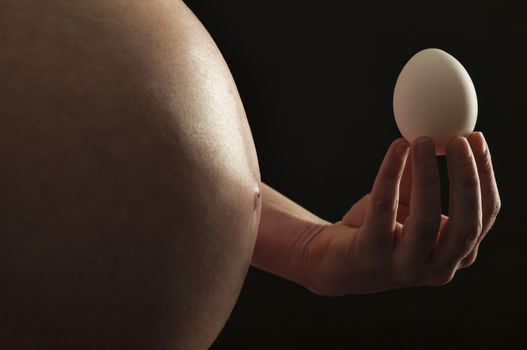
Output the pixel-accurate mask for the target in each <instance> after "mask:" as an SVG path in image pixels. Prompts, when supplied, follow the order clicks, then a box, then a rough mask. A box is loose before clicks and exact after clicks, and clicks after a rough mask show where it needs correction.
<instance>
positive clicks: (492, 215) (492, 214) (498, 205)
mask: <svg viewBox="0 0 527 350" xmlns="http://www.w3.org/2000/svg"><path fill="white" fill-rule="evenodd" d="M500 210H501V200H500V199H499V198H498V199H497V200H496V202H495V203H494V205H493V206H492V209H491V212H490V218H491V220H492V221H494V220H495V219H496V218H497V217H498V214H499V212H500Z"/></svg>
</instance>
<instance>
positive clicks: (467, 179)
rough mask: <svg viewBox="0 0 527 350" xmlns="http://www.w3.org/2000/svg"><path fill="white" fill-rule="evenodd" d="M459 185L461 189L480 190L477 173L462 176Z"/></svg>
mask: <svg viewBox="0 0 527 350" xmlns="http://www.w3.org/2000/svg"><path fill="white" fill-rule="evenodd" d="M458 184H459V185H460V186H461V187H466V188H479V177H478V175H477V174H476V173H472V172H471V173H470V174H466V175H464V176H460V177H459V179H458Z"/></svg>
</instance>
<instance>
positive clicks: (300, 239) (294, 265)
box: [252, 182, 331, 287]
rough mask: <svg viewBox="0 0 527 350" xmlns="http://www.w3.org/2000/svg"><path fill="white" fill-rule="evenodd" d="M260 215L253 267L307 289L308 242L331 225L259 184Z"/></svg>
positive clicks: (266, 186)
mask: <svg viewBox="0 0 527 350" xmlns="http://www.w3.org/2000/svg"><path fill="white" fill-rule="evenodd" d="M261 192H262V213H261V218H260V225H259V228H258V237H257V240H256V247H255V249H254V253H253V258H252V265H253V266H255V267H257V268H259V269H262V270H264V271H268V272H270V273H273V274H275V275H278V276H281V277H284V278H287V279H289V280H291V281H294V282H296V283H299V284H300V285H303V286H306V287H307V275H306V269H305V267H306V258H307V253H308V250H309V245H310V243H311V241H312V240H313V239H314V238H315V237H316V235H317V233H318V232H320V230H321V228H322V227H323V226H324V225H327V224H331V223H330V222H328V221H326V220H323V219H321V218H319V217H318V216H316V215H314V214H313V213H311V212H309V211H308V210H306V209H304V208H302V207H301V206H300V205H298V204H297V203H295V202H293V201H292V200H290V199H289V198H287V197H285V196H284V195H282V194H281V193H279V192H278V191H276V190H274V189H273V188H271V187H269V186H268V185H266V184H264V183H263V182H262V186H261Z"/></svg>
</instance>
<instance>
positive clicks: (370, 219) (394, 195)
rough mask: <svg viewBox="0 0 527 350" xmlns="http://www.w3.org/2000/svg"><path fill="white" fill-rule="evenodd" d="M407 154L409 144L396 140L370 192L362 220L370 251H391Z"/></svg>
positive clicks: (366, 242)
mask: <svg viewBox="0 0 527 350" xmlns="http://www.w3.org/2000/svg"><path fill="white" fill-rule="evenodd" d="M408 152H409V145H408V142H406V140H404V139H401V138H400V139H397V140H395V141H394V142H393V143H392V144H391V145H390V147H389V148H388V151H387V152H386V155H385V157H384V160H383V162H382V164H381V167H380V169H379V172H378V174H377V176H376V178H375V182H374V184H373V189H372V191H371V196H370V203H369V208H368V211H367V213H366V218H365V220H364V225H363V228H364V231H363V232H365V237H364V239H365V244H366V245H369V247H370V248H371V249H372V250H377V249H383V248H385V247H386V246H387V245H388V244H389V245H390V247H391V244H392V241H393V232H394V230H395V217H396V213H397V207H398V200H399V182H400V180H401V176H402V172H403V168H404V164H405V161H406V158H407V156H408Z"/></svg>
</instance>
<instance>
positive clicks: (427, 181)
mask: <svg viewBox="0 0 527 350" xmlns="http://www.w3.org/2000/svg"><path fill="white" fill-rule="evenodd" d="M414 181H415V183H416V185H417V186H418V187H435V186H438V185H439V178H438V177H437V176H436V175H434V174H427V176H417V177H416V178H415V180H414Z"/></svg>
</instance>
